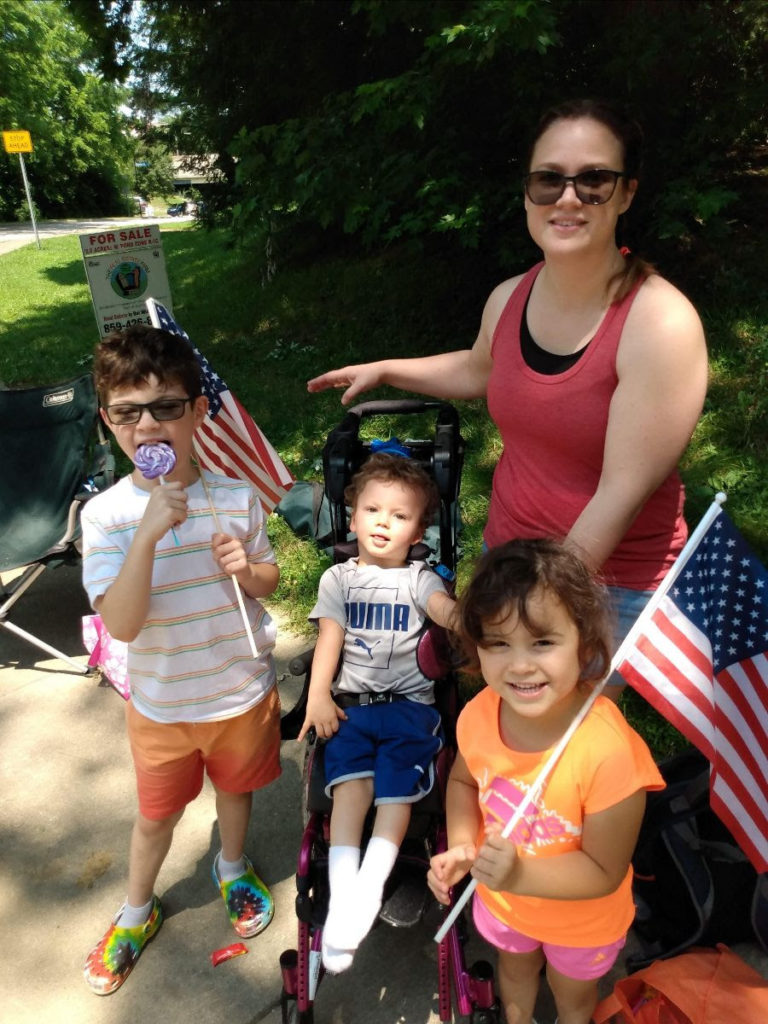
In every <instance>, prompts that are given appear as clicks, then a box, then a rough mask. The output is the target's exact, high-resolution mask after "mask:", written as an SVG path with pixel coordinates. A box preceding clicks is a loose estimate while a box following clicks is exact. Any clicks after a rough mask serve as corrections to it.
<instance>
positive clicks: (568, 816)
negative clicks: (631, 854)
mask: <svg viewBox="0 0 768 1024" xmlns="http://www.w3.org/2000/svg"><path fill="white" fill-rule="evenodd" d="M500 703H501V698H500V697H499V696H498V694H496V693H494V691H493V690H491V689H490V687H486V688H485V689H484V690H482V691H481V692H480V693H479V694H478V695H477V696H476V697H475V698H474V699H473V700H471V701H470V702H469V704H467V706H466V707H465V708H464V710H463V711H462V713H461V715H460V716H459V721H458V726H457V737H458V744H459V750H460V751H461V754H462V756H463V757H464V760H465V761H466V763H467V767H468V769H469V771H470V773H471V775H472V777H473V778H474V780H475V781H476V783H477V786H478V791H479V794H478V795H479V801H480V811H481V813H482V815H483V819H484V821H485V822H486V823H489V822H492V821H499V822H501V823H502V825H503V824H506V822H507V821H509V819H510V818H511V816H512V814H513V813H514V811H515V810H516V808H517V806H518V804H519V803H520V800H521V794H523V793H526V792H527V791H529V790H530V788H531V786H532V785H533V783H534V782H535V780H536V778H537V776H538V774H539V772H540V770H541V768H542V766H543V765H544V763H545V762H546V760H547V758H548V757H549V755H550V753H551V750H546V751H539V752H537V753H521V752H519V751H515V750H510V749H509V747H507V746H506V745H505V744H504V742H503V740H502V738H501V733H500V729H499V705H500ZM663 788H664V780H663V778H662V776H661V774H660V773H659V770H658V768H657V767H656V765H655V763H654V761H653V758H652V757H651V752H650V751H649V749H648V747H647V746H646V744H645V742H644V741H643V740H642V739H641V738H640V736H638V734H637V733H636V732H635V731H634V729H632V728H631V727H630V726H629V725H628V723H627V722H626V720H625V719H624V716H623V715H622V714H621V712H620V711H619V709H618V708H617V707H616V705H615V704H613V702H612V701H609V700H608V699H607V697H598V698H597V700H596V701H595V703H594V705H593V706H592V708H590V710H589V712H588V714H587V716H586V718H585V719H584V721H583V722H582V723H581V725H580V726H579V727H578V729H577V730H576V732H575V733H574V734H573V736H572V737H571V739H570V741H569V742H568V745H567V746H566V748H565V750H564V751H563V753H562V755H561V756H560V759H559V760H558V762H557V764H556V765H555V767H554V769H553V771H552V774H551V775H550V777H549V781H548V782H547V783H546V785H545V787H544V792H543V794H542V796H541V797H540V799H539V800H538V802H537V805H536V807H535V808H532V809H531V810H529V811H528V812H526V814H524V815H523V817H522V818H521V820H520V822H519V823H518V826H517V828H516V829H515V832H514V833H513V835H512V836H511V837H510V838H511V839H512V840H513V841H514V842H515V844H516V845H517V848H518V854H519V856H520V857H556V856H557V855H558V854H561V853H568V852H570V851H572V850H579V849H581V833H582V825H583V821H584V816H585V815H587V814H597V813H598V812H600V811H604V810H606V809H607V808H609V807H613V806H614V805H615V804H617V803H619V802H620V801H622V800H624V799H626V797H628V796H631V795H632V794H633V793H636V792H637V791H638V790H639V789H663ZM483 839H484V834H483V832H482V830H481V834H480V836H479V837H478V845H481V844H482V842H483ZM477 895H478V898H479V899H481V900H482V901H483V903H484V904H485V905H486V907H487V908H488V910H489V911H490V912H491V913H492V914H493V915H494V917H496V918H498V919H499V920H500V921H503V922H504V923H506V924H509V925H510V926H511V927H512V928H514V929H515V930H516V931H519V932H522V933H523V934H524V935H528V936H530V937H531V938H535V939H538V940H539V941H541V942H551V943H554V944H557V945H560V946H602V945H607V944H608V943H610V942H615V941H616V940H617V939H619V938H621V936H623V935H624V934H625V933H626V931H627V929H628V928H629V926H630V924H631V923H632V920H633V918H634V916H635V909H634V904H633V902H632V868H631V866H630V868H629V869H628V871H627V874H626V877H625V878H624V880H623V882H622V883H621V884H620V885H619V887H618V889H616V891H615V892H612V893H610V894H609V895H607V896H600V897H597V898H596V899H592V900H555V899H542V898H540V897H536V896H517V895H515V894H513V893H508V892H494V891H493V890H491V889H488V888H487V887H486V886H484V885H478V887H477Z"/></svg>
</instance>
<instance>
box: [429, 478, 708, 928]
mask: <svg viewBox="0 0 768 1024" xmlns="http://www.w3.org/2000/svg"><path fill="white" fill-rule="evenodd" d="M725 501H726V496H725V494H723V492H722V491H719V492H718V493H717V494H716V495H715V498H714V500H713V502H712V504H711V505H710V506H709V508H708V509H707V511H706V512H705V513H704V515H703V516H702V518H701V521H700V522H699V525H698V526H697V527H696V529H695V530H694V531H693V533H692V534H691V535H690V537H689V538H688V541H687V543H686V545H685V547H684V548H683V550H682V551H681V552H680V554H679V555H678V557H677V559H676V560H675V563H674V565H673V566H672V567H671V568H670V570H669V572H668V573H667V575H666V576H665V577H664V579H663V581H662V583H661V585H660V586H659V588H658V589H657V590H656V591H655V592H654V594H653V597H651V599H650V600H649V602H648V604H647V605H646V606H645V608H643V610H642V612H641V613H640V615H639V616H638V617H637V619H636V620H635V622H634V624H633V626H632V628H631V629H630V630H629V632H628V633H627V635H626V636H625V637H624V639H623V640H622V642H621V643H620V644H619V648H618V650H617V651H616V653H615V654H614V656H613V657H612V658H611V664H610V666H609V668H608V672H607V673H606V675H605V676H604V678H603V679H601V680H600V682H599V683H597V684H596V685H595V687H594V688H593V690H592V692H591V693H590V695H589V697H587V699H586V700H585V701H584V703H583V704H582V706H581V708H580V709H579V711H578V713H577V715H576V717H575V718H574V719H573V721H572V722H571V724H570V725H569V726H568V728H567V729H566V731H565V732H564V733H563V735H562V736H561V737H560V739H559V741H558V743H557V746H556V747H555V749H554V750H553V751H552V753H551V754H550V755H549V757H548V759H547V760H546V762H545V763H544V765H543V766H542V769H541V771H540V772H539V774H538V775H537V776H536V779H535V781H534V783H533V785H532V786H531V788H530V790H529V791H528V793H527V794H526V795H525V796H524V798H523V800H522V801H521V802H520V803H519V804H518V806H517V808H516V810H515V812H514V814H513V815H512V817H511V818H510V819H509V821H508V822H507V823H506V825H505V826H504V828H503V830H502V833H501V835H502V838H503V839H508V838H509V836H510V835H511V834H512V832H513V831H514V829H515V828H516V827H517V824H518V822H519V821H520V819H521V818H522V817H523V815H524V814H525V812H526V811H527V810H528V807H529V806H533V805H534V804H535V802H536V801H537V800H538V799H539V797H540V795H541V792H542V790H543V789H544V785H545V783H546V782H547V779H548V778H549V776H550V775H551V774H552V771H553V770H554V767H555V765H556V764H557V762H558V760H559V759H560V756H561V754H562V753H563V751H564V750H565V748H566V746H567V745H568V742H569V740H570V738H571V736H573V734H574V732H576V730H577V729H578V727H579V726H580V725H581V723H582V722H583V721H584V719H585V718H586V716H587V714H588V713H589V709H590V708H591V707H592V705H593V704H594V703H595V701H596V700H597V698H598V697H599V696H600V694H601V693H602V692H603V688H604V687H605V684H606V683H607V682H608V680H609V679H610V677H611V675H612V674H613V672H615V671H616V669H617V668H618V666H619V665H620V664H621V663H622V662H623V661H624V657H625V654H624V652H625V650H629V649H631V647H632V645H633V644H634V642H635V638H636V637H637V635H638V633H639V632H640V630H641V629H644V628H645V623H646V621H647V620H648V619H649V618H650V617H651V615H653V613H654V612H655V611H656V608H657V607H658V606H659V604H660V603H661V601H662V600H663V598H664V596H665V594H667V592H668V591H669V589H670V587H671V586H672V584H673V583H674V582H675V580H676V579H677V577H678V576H679V575H680V573H681V572H682V571H683V569H684V568H685V566H686V564H687V562H688V561H689V559H690V558H691V556H692V555H693V553H694V551H695V550H696V548H697V547H698V546H699V544H700V542H701V538H702V537H703V536H704V534H705V533H706V532H707V530H708V529H709V528H710V526H711V525H712V523H713V522H714V521H715V519H717V517H718V516H719V515H720V513H721V512H722V508H723V504H724V503H725ZM476 888H477V879H476V878H472V879H471V880H470V882H469V885H468V886H467V887H466V889H464V891H463V892H462V894H461V896H460V897H459V899H458V900H457V901H456V903H455V904H454V906H453V907H452V908H451V911H450V913H449V914H448V916H447V917H446V919H445V920H444V921H443V923H442V925H441V926H440V928H439V929H438V931H437V932H436V933H435V942H442V940H443V939H444V938H445V936H446V934H447V932H448V930H449V928H450V927H451V925H452V924H453V923H454V921H455V920H456V918H457V917H458V916H459V914H460V913H461V911H462V910H463V909H464V907H465V905H466V904H467V902H468V901H469V899H470V897H471V896H472V893H473V892H474V891H475V889H476Z"/></svg>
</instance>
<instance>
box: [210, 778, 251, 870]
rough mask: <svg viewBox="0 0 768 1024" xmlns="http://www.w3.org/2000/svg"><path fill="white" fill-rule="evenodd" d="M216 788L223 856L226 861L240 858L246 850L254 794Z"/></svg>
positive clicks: (217, 814)
mask: <svg viewBox="0 0 768 1024" xmlns="http://www.w3.org/2000/svg"><path fill="white" fill-rule="evenodd" d="M214 789H215V790H216V816H217V817H218V819H219V836H220V837H221V856H222V857H223V858H224V860H226V861H236V860H240V858H241V857H242V856H243V852H244V851H245V836H246V834H247V832H248V823H249V821H250V820H251V805H252V802H253V798H252V794H251V793H250V792H249V793H225V792H224V790H221V789H218V788H217V787H216V786H214Z"/></svg>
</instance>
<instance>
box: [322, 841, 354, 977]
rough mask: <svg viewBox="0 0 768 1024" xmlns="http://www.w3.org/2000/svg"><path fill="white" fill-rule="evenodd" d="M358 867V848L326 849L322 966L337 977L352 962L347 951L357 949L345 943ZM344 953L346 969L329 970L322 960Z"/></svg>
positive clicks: (332, 847)
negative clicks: (327, 889)
mask: <svg viewBox="0 0 768 1024" xmlns="http://www.w3.org/2000/svg"><path fill="white" fill-rule="evenodd" d="M359 866H360V847H359V846H331V847H330V849H329V850H328V884H329V887H330V896H329V900H328V916H327V917H326V919H325V927H324V929H323V963H325V965H326V967H327V968H328V970H333V971H334V973H336V974H338V973H339V971H341V970H346V968H347V967H349V965H350V964H351V963H352V955H351V952H350V951H354V950H355V949H356V948H357V947H356V946H350V945H348V944H347V932H348V930H349V920H350V917H351V915H352V914H353V913H354V902H353V901H354V896H353V893H354V892H355V889H356V887H355V880H356V878H357V869H358V867H359ZM342 953H346V954H347V955H348V957H349V963H346V966H339V964H338V963H337V964H336V966H334V967H331V966H330V962H328V963H326V960H327V959H328V960H330V958H333V957H338V956H339V955H341V954H342Z"/></svg>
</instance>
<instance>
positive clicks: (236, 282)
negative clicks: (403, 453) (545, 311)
mask: <svg viewBox="0 0 768 1024" xmlns="http://www.w3.org/2000/svg"><path fill="white" fill-rule="evenodd" d="M162 238H163V246H164V250H165V256H166V262H167V269H168V278H169V281H170V284H171V290H172V294H173V305H174V314H175V316H176V318H177V320H178V321H179V323H180V324H181V325H182V326H183V327H184V328H185V330H186V331H187V332H188V334H189V335H190V337H191V338H192V339H193V341H195V343H196V344H197V345H199V346H200V348H201V349H202V351H203V352H204V353H205V355H206V356H207V357H208V359H209V360H210V362H211V363H212V365H213V366H214V367H215V369H216V371H217V372H218V373H219V374H220V375H221V376H222V377H223V378H224V379H225V380H226V381H227V382H228V384H229V385H230V387H231V388H232V389H233V391H234V392H235V393H236V394H237V395H238V397H239V398H240V400H241V401H242V402H243V404H244V405H245V406H246V407H247V408H248V409H249V410H250V412H251V413H252V414H253V416H254V419H255V420H256V422H257V423H258V424H259V426H260V427H261V428H262V429H263V430H264V432H265V434H266V435H267V437H268V438H269V439H270V440H271V442H272V443H273V444H274V446H275V447H276V448H277V450H278V451H279V452H280V454H281V455H282V457H283V459H284V460H285V462H286V463H287V465H288V466H289V468H290V469H291V470H292V472H293V473H294V474H295V475H296V477H297V478H299V479H320V475H321V474H320V467H319V462H318V460H319V457H320V454H321V451H322V446H323V443H324V440H325V437H326V436H327V434H328V432H329V431H330V430H331V429H332V428H333V427H334V426H335V425H336V424H337V423H338V422H339V420H340V419H341V416H342V415H343V410H342V407H341V405H340V403H339V397H338V393H337V392H328V393H325V394H321V395H314V396H310V395H308V394H307V392H306V386H305V385H306V380H307V379H308V378H310V377H312V376H315V375H316V374H318V373H320V372H322V371H323V370H326V369H330V368H332V367H334V366H339V365H343V364H344V363H348V362H361V361H365V360H368V359H371V358H377V357H379V356H381V355H384V354H386V355H388V356H407V355H416V354H428V353H431V352H440V351H445V350H447V349H450V348H457V347H463V346H466V345H469V344H471V343H472V341H473V340H474V337H475V333H476V330H477V325H478V323H479V318H480V313H481V311H482V307H483V303H484V301H485V298H486V296H487V294H488V292H489V290H490V288H491V287H492V286H493V284H494V283H496V280H498V279H500V278H496V279H493V280H490V279H486V276H484V268H483V267H482V266H481V257H480V256H479V255H478V254H476V253H475V254H471V256H470V257H467V256H465V257H462V258H460V259H457V258H456V254H455V253H454V254H453V255H452V258H451V259H448V257H447V256H446V255H443V256H441V255H439V254H438V255H435V254H434V253H433V254H431V255H430V256H429V257H426V256H425V255H424V253H423V251H422V250H420V249H419V248H417V247H415V246H414V247H409V246H403V247H398V248H392V249H389V250H386V251H383V252H379V253H376V254H373V255H370V256H368V257H366V258H361V257H360V256H359V255H356V256H353V257H349V256H344V255H335V256H334V255H329V256H321V257H318V258H315V259H314V260H313V261H311V262H310V261H306V262H305V263H304V264H303V265H300V266H293V267H288V268H280V269H279V272H278V273H277V274H276V275H275V276H274V277H273V278H272V279H271V280H269V281H266V280H264V276H263V267H264V260H263V259H262V256H261V254H260V253H258V252H254V251H251V250H248V249H244V248H237V247H233V246H232V245H231V243H230V242H229V240H228V237H227V235H226V234H225V233H223V232H221V231H213V232H211V233H205V232H203V231H201V230H197V229H195V228H193V227H192V226H191V225H187V224H178V225H176V224H174V225H167V226H166V225H163V229H162ZM724 262H725V261H724ZM746 264H747V260H746V259H745V260H744V262H743V263H742V266H741V269H740V270H739V271H732V273H731V276H724V275H723V274H722V273H719V274H715V275H713V276H710V277H709V278H708V279H707V280H706V282H704V283H702V284H701V285H697V283H696V282H695V281H694V282H693V284H692V286H691V287H692V289H693V291H694V292H700V294H691V289H686V287H685V282H678V283H680V284H681V287H683V288H684V290H688V291H689V294H691V297H692V299H693V300H694V302H695V303H696V305H697V308H698V309H699V311H700V313H701V315H702V317H703V319H704V321H705V326H706V329H707V335H708V340H709V345H710V354H711V367H712V372H711V387H710V393H709V397H708V400H707V405H706V409H705V413H704V415H703V417H702V420H701V422H700V424H699V426H698V428H697V430H696V433H695V435H694V438H693V440H692V442H691V445H690V447H689V450H688V452H687V453H686V455H685V458H684V461H683V465H682V472H683V476H684V478H685V480H686V484H687V486H688V493H689V501H688V506H687V516H688V520H689V522H690V523H692V524H693V523H695V522H696V521H697V520H698V518H699V516H700V515H701V513H702V512H703V510H704V509H705V508H706V506H707V505H708V504H709V502H710V500H711V496H712V494H713V493H714V491H716V490H720V489H722V490H726V491H727V492H728V495H729V500H728V505H727V509H728V511H729V514H730V515H731V517H732V518H733V519H734V521H735V522H736V524H737V525H738V526H739V528H740V529H741V530H742V532H743V533H744V534H745V536H746V537H747V538H748V539H749V540H750V542H751V543H752V545H753V546H754V547H755V548H756V550H757V551H758V553H759V554H760V555H761V556H762V557H763V558H764V559H765V558H766V556H768V517H766V510H767V509H768V475H767V474H766V451H768V446H767V442H768V417H767V416H766V411H768V391H767V390H766V383H767V382H766V370H767V369H768V309H766V302H765V299H764V298H763V297H762V295H763V292H762V290H761V288H760V286H759V284H758V277H759V275H758V271H757V269H752V270H751V271H750V273H751V277H750V275H749V274H748V273H747V272H746V271H745V270H744V266H745V265H746ZM758 266H759V262H756V261H753V262H752V263H751V267H752V268H757V267H758ZM516 269H518V268H511V270H510V272H512V270H516ZM520 269H522V267H521V268H520ZM661 269H662V270H663V268H661ZM97 340H98V334H97V330H96V321H95V317H94V313H93V309H92V306H91V300H90V293H89V290H88V286H87V283H86V279H85V272H84V269H83V263H82V257H81V254H80V246H79V242H78V239H77V237H76V236H72V237H62V238H55V239H49V240H45V241H44V242H43V243H42V249H40V250H38V249H37V247H36V246H35V245H34V244H31V245H28V246H26V247H24V248H22V249H19V250H16V251H14V252H11V253H8V254H6V255H4V256H2V257H0V381H2V382H3V383H4V384H5V385H22V384H30V383H33V384H37V383H47V382H52V381H56V380H63V379H65V378H67V377H73V376H76V375H77V374H78V373H80V372H82V371H83V369H84V368H87V367H88V366H89V365H90V360H91V352H92V349H93V345H94V344H95V342H96V341H97ZM385 395H388V396H390V397H391V396H392V395H393V392H392V391H391V390H384V391H382V392H381V394H379V395H377V394H376V393H372V394H371V395H370V396H367V397H374V398H375V397H384V396H385ZM457 404H458V408H459V412H460V416H461V423H462V432H463V434H464V436H465V438H466V440H467V459H466V465H465V470H464V475H463V479H462V495H461V511H462V518H463V521H464V524H465V526H464V533H463V537H462V543H463V547H464V559H463V561H462V567H461V572H460V575H459V587H461V585H462V583H463V581H464V580H465V579H466V577H467V575H468V573H469V571H470V567H471V563H472V559H473V557H474V556H475V555H476V554H477V553H478V551H479V550H480V544H481V531H482V527H483V524H484V521H485V517H486V512H487V496H488V494H489V491H490V482H491V475H492V472H493V468H494V466H495V464H496V462H497V460H498V457H499V454H500V446H499V440H498V437H497V435H496V432H495V430H494V428H493V427H492V425H491V423H490V421H489V419H488V416H487V413H486V410H485V403H484V402H464V403H457ZM401 422H402V421H401ZM366 424H368V421H366ZM367 429H368V433H369V435H370V436H378V437H384V436H389V432H395V433H396V432H397V430H398V426H397V423H396V422H394V423H386V422H381V421H371V423H370V426H369V427H367ZM126 470H127V466H125V465H123V471H126ZM270 535H271V536H272V539H273V542H274V544H275V547H276V550H277V554H278V561H279V562H280V565H281V571H282V582H281V585H280V589H279V591H278V594H277V595H276V599H275V601H276V603H277V604H278V605H279V607H280V609H281V611H282V612H283V613H285V615H286V616H287V618H288V621H289V622H290V623H291V624H292V625H293V627H294V628H296V629H305V628H306V614H307V611H308V610H309V608H310V607H311V604H312V602H313V600H314V596H315V592H316V586H317V580H318V578H319V575H320V573H321V572H322V570H323V568H324V567H325V565H327V564H328V563H327V560H326V559H325V558H324V556H322V555H320V554H319V553H318V551H317V550H316V549H315V547H314V545H312V544H311V543H309V542H306V541H303V540H299V539H297V538H296V537H295V536H294V535H293V534H292V533H291V531H290V530H289V529H288V528H287V527H286V525H285V523H284V522H283V521H282V520H280V519H279V518H278V517H275V516H273V517H271V519H270ZM627 702H628V713H629V714H630V716H631V717H633V718H634V719H635V720H636V724H639V725H640V727H641V728H642V731H643V732H644V733H646V735H647V736H648V738H649V739H650V740H651V742H652V745H653V747H654V750H655V752H656V753H657V754H659V755H661V754H664V753H667V752H668V751H669V750H670V749H673V748H674V747H675V746H676V745H677V743H678V738H677V734H676V733H674V730H671V728H670V727H668V726H666V724H665V723H663V722H662V723H660V722H658V721H657V720H656V718H655V716H653V715H652V713H651V714H650V716H649V712H648V709H647V708H646V707H645V706H644V705H643V706H641V704H642V702H639V701H638V700H637V699H635V698H634V695H630V696H629V697H628V698H627Z"/></svg>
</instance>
